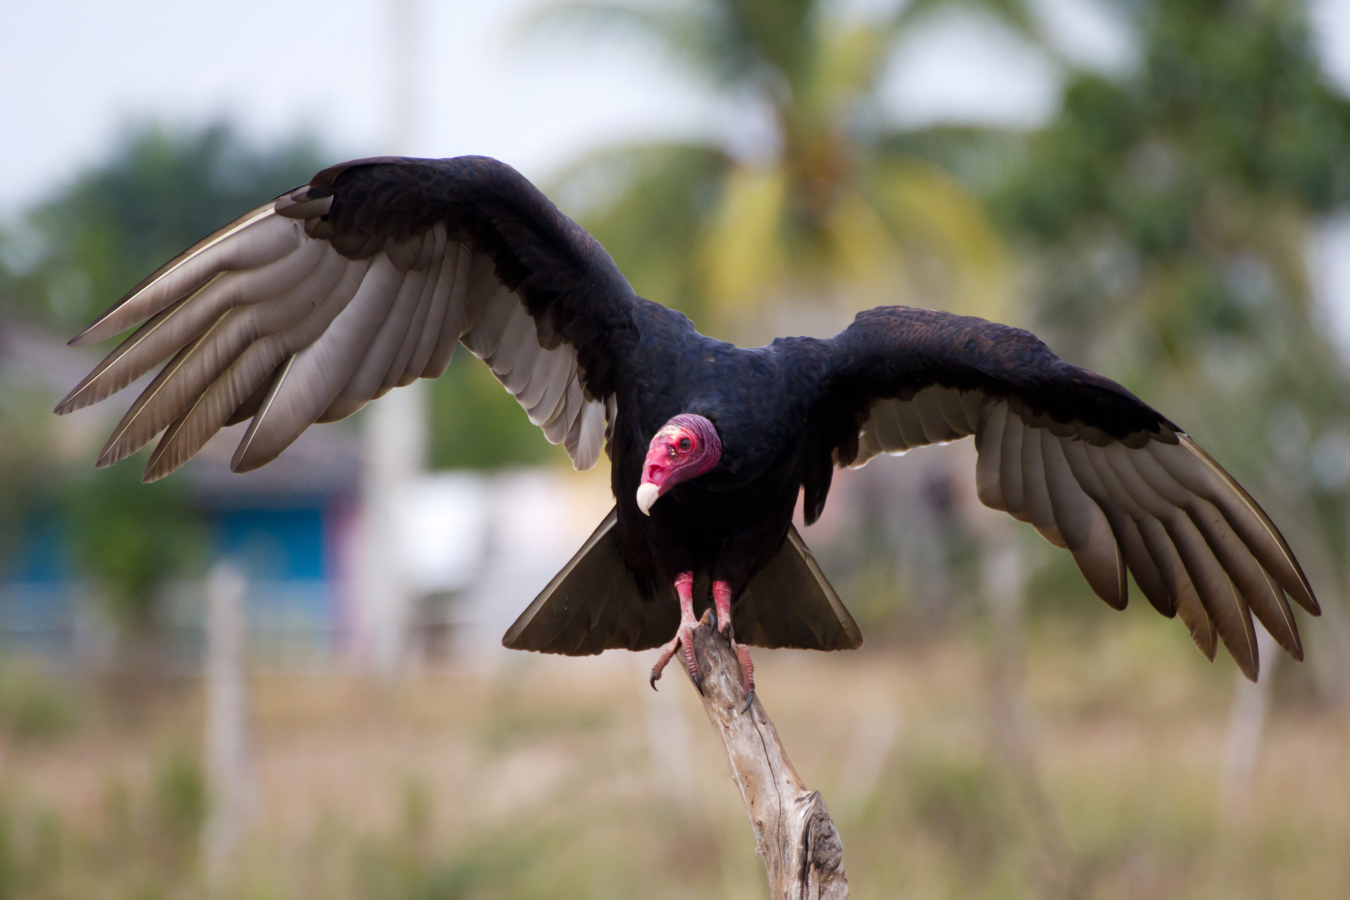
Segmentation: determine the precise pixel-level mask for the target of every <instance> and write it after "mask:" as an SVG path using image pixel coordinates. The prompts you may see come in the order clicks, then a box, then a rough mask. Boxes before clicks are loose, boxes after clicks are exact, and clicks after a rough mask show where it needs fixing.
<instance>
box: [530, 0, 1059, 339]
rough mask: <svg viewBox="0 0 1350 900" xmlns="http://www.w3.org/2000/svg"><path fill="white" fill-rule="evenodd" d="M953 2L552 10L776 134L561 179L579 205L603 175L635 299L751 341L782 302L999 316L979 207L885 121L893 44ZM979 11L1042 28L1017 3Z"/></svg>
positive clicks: (594, 161)
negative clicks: (627, 42) (750, 147)
mask: <svg viewBox="0 0 1350 900" xmlns="http://www.w3.org/2000/svg"><path fill="white" fill-rule="evenodd" d="M943 5H946V2H945V0H915V2H911V3H909V4H907V5H906V6H905V7H904V8H903V9H901V10H900V11H899V12H897V13H894V14H892V15H891V16H890V17H889V18H888V19H886V20H885V21H881V22H875V21H873V22H856V21H855V22H849V21H846V20H843V19H841V18H839V17H838V16H832V15H831V8H830V7H829V5H828V4H826V3H824V2H821V0H781V2H780V0H691V2H687V3H686V2H678V0H676V2H670V3H660V4H646V5H640V6H639V5H633V4H629V3H614V2H606V0H580V2H575V3H566V4H561V5H557V6H553V7H550V8H548V9H546V10H545V11H544V12H543V13H542V14H541V15H540V16H539V17H538V18H537V19H535V20H534V22H533V23H532V25H533V30H534V31H535V32H536V33H537V32H540V31H543V30H544V29H545V28H547V29H548V30H550V31H554V30H556V29H557V28H559V27H562V26H572V27H577V26H581V27H584V28H586V29H587V34H595V33H597V32H605V31H609V32H616V33H619V34H622V35H626V36H628V37H632V38H638V39H644V40H646V41H648V42H650V43H654V44H655V45H656V46H657V47H659V48H661V49H662V50H663V51H664V52H665V54H666V55H667V56H668V57H669V58H670V59H671V60H673V61H674V62H675V63H676V64H677V65H679V66H680V67H681V68H682V69H683V70H684V71H685V72H686V73H687V74H688V76H689V77H690V78H696V79H699V80H701V81H703V82H704V83H705V84H710V86H711V87H712V88H713V90H714V91H715V92H716V93H717V94H718V95H719V96H720V97H722V98H724V99H727V100H729V101H730V102H732V103H734V104H736V105H737V107H738V108H747V109H751V110H755V111H756V112H757V115H756V116H755V117H754V118H755V120H756V121H767V122H768V123H770V125H771V131H772V137H771V140H770V141H769V142H768V143H770V144H771V149H770V150H769V152H767V153H764V154H761V155H759V156H758V158H749V157H748V156H747V155H744V154H742V155H738V154H736V153H734V152H732V151H730V150H728V149H727V148H725V147H723V146H720V145H718V144H716V143H712V142H706V143H689V144H659V145H645V146H630V147H622V148H618V149H614V150H610V151H608V152H604V153H600V154H597V155H595V156H593V157H591V158H589V159H585V160H583V161H581V162H579V163H578V164H576V165H575V166H573V167H572V168H571V169H570V170H569V171H568V172H567V173H566V174H565V175H564V176H563V177H562V178H561V179H560V181H561V184H560V185H559V186H558V187H559V189H560V190H561V191H562V192H563V196H577V195H580V196H581V197H582V198H583V202H584V198H585V196H586V193H587V191H586V189H587V187H588V186H589V185H593V184H603V185H605V191H604V196H603V197H602V199H600V200H599V201H598V202H597V201H594V200H593V201H592V202H591V203H590V204H589V205H588V208H586V209H585V210H584V211H583V213H582V216H581V218H582V220H583V223H584V224H585V225H586V226H587V227H588V228H590V229H591V230H592V231H593V232H594V233H595V234H596V236H597V237H598V238H600V240H601V241H602V242H603V243H604V244H605V246H606V247H607V248H608V249H609V250H610V251H611V253H613V255H614V257H615V259H616V260H617V261H618V262H619V264H620V265H621V267H622V268H623V269H624V271H625V272H627V273H628V274H629V276H630V278H631V279H632V280H633V281H634V283H635V285H636V286H637V288H638V290H639V292H643V293H649V294H650V295H651V296H653V297H656V298H659V299H661V300H662V301H664V302H669V303H673V304H674V305H677V306H680V307H681V308H683V309H684V310H685V311H686V312H688V313H690V314H691V315H692V316H694V317H695V319H696V320H702V321H704V322H705V325H711V326H714V327H723V328H727V327H729V328H730V329H731V330H732V331H733V332H735V333H737V334H738V335H739V336H743V337H744V336H750V335H749V334H747V331H749V332H750V333H751V334H753V333H754V331H755V330H756V329H754V327H753V325H752V322H753V321H754V319H755V318H756V317H757V316H758V317H762V315H763V313H764V312H765V310H766V307H765V304H764V301H765V300H767V299H768V298H770V297H772V298H773V300H774V304H773V307H774V308H775V309H781V308H783V307H784V306H786V307H788V308H789V309H792V308H796V309H797V310H798V311H800V310H801V309H803V308H807V307H809V306H811V305H813V304H815V305H820V304H829V303H834V304H840V303H841V302H844V303H847V305H850V306H855V307H856V306H860V305H863V304H864V303H867V304H868V305H870V304H871V303H875V302H881V301H883V300H884V301H885V302H897V301H898V300H903V299H904V298H905V297H906V296H910V297H919V296H922V297H923V298H924V299H925V304H926V305H930V304H933V303H941V304H943V305H946V306H948V307H949V308H958V309H962V310H964V311H974V312H980V313H984V314H996V313H997V309H996V304H997V303H998V302H999V300H1000V299H1001V295H1002V293H1003V286H1004V263H1003V255H1002V252H1001V250H1000V244H999V241H998V239H997V238H996V237H995V235H994V232H993V230H992V228H991V227H990V225H989V223H988V221H987V219H986V217H985V215H984V212H983V209H982V207H981V205H980V203H979V202H978V201H977V200H975V199H974V198H973V197H972V196H971V195H970V194H969V193H968V192H967V191H966V190H964V189H963V188H962V187H961V186H960V185H959V183H958V182H957V181H956V180H955V179H953V178H952V177H950V176H949V175H948V174H946V173H945V172H944V171H943V170H942V169H940V168H938V167H937V166H935V165H933V164H931V163H929V162H927V161H925V160H924V159H922V158H920V157H919V156H917V155H914V154H910V153H905V152H901V151H900V150H898V149H897V147H898V146H899V144H898V142H897V141H895V140H894V134H893V133H892V132H891V131H890V129H889V127H888V126H887V125H886V124H885V122H884V117H883V116H882V115H881V114H880V107H879V102H878V83H879V80H880V77H881V75H882V74H883V71H884V68H885V64H886V62H887V61H888V59H889V53H890V51H891V49H892V48H893V47H894V46H895V44H896V41H897V39H898V38H899V37H900V36H901V35H902V34H904V33H905V32H906V31H908V30H909V29H911V28H913V27H914V26H916V25H917V24H919V23H920V22H922V21H923V20H924V19H925V18H926V17H927V16H929V15H930V14H931V13H932V11H933V10H934V9H936V8H937V7H940V6H943ZM967 5H975V6H979V7H982V8H983V9H985V10H987V11H988V12H990V13H992V14H994V15H996V16H997V17H998V18H1000V19H1001V20H1002V21H1004V22H1006V23H1008V24H1009V25H1011V26H1013V27H1014V28H1016V29H1017V30H1019V31H1020V32H1022V33H1023V34H1027V35H1033V36H1034V35H1035V33H1036V23H1035V21H1034V19H1033V18H1032V16H1031V15H1030V14H1029V13H1028V12H1027V9H1026V7H1025V6H1024V5H1023V3H1022V2H1021V0H986V2H981V3H975V4H967ZM616 175H617V176H618V180H619V182H620V187H619V189H617V190H616V189H615V186H614V183H615V178H616ZM772 324H773V325H777V324H781V323H772Z"/></svg>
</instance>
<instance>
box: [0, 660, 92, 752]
mask: <svg viewBox="0 0 1350 900" xmlns="http://www.w3.org/2000/svg"><path fill="white" fill-rule="evenodd" d="M75 716H76V711H75V704H74V702H73V700H72V698H71V697H70V696H69V693H68V692H67V691H64V690H62V689H61V688H60V687H59V686H58V685H57V684H56V683H55V682H54V681H53V680H52V679H51V678H50V677H48V676H46V675H44V674H43V673H41V672H38V671H36V670H34V669H31V668H27V667H19V666H14V665H6V666H4V667H3V668H0V732H3V734H4V736H5V737H6V738H7V739H8V740H11V741H33V740H44V739H50V738H54V737H59V736H61V735H63V734H66V733H67V732H69V731H70V729H71V727H72V726H73V725H74V724H75Z"/></svg>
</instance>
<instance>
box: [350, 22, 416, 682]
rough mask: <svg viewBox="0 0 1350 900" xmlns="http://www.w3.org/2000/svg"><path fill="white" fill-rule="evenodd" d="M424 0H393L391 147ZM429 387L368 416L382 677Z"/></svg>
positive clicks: (408, 604)
mask: <svg viewBox="0 0 1350 900" xmlns="http://www.w3.org/2000/svg"><path fill="white" fill-rule="evenodd" d="M418 6H419V3H418V0H389V19H390V34H391V42H390V53H391V56H392V73H391V74H392V78H391V96H390V98H389V101H390V102H389V111H390V120H389V137H388V140H387V143H388V146H387V149H386V151H385V152H388V153H394V154H406V153H408V152H409V150H410V148H411V145H412V142H413V134H414V130H415V126H414V122H415V110H416V86H417V54H416V50H417V30H418V28H417V26H418ZM425 388H426V385H425V383H424V382H422V381H420V380H419V381H417V382H414V383H413V384H411V385H408V386H407V387H402V388H395V389H394V390H393V391H391V392H390V393H389V394H387V395H385V396H384V397H382V398H381V399H379V400H377V401H375V402H374V403H372V404H371V407H370V409H369V410H367V412H366V414H365V461H366V470H365V541H364V545H365V559H364V572H365V577H364V578H363V582H364V584H363V585H362V588H363V590H362V592H361V593H362V597H361V608H362V610H363V613H364V615H363V616H362V623H361V624H362V629H363V631H364V634H365V641H364V644H365V647H364V649H365V651H366V655H367V657H368V659H367V661H368V663H369V664H370V665H371V667H372V668H373V669H374V671H375V672H376V674H378V675H380V676H382V677H393V676H395V675H396V674H397V673H398V671H399V670H400V668H401V667H402V665H403V662H404V659H405V656H406V651H407V643H408V637H409V630H410V628H411V625H412V619H413V613H414V610H413V603H414V601H415V599H416V598H415V597H414V596H413V593H412V591H411V589H410V587H409V585H408V583H407V578H406V574H405V572H404V571H403V565H402V556H401V553H400V548H399V544H398V532H399V527H398V525H399V519H398V516H399V498H400V497H401V496H404V495H406V493H407V490H408V487H409V485H410V484H411V483H412V481H413V480H414V479H416V477H417V476H418V474H419V473H420V472H421V471H422V468H423V466H424V464H425V456H426V404H427V399H426V389H425Z"/></svg>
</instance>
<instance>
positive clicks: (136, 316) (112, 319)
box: [71, 203, 301, 347]
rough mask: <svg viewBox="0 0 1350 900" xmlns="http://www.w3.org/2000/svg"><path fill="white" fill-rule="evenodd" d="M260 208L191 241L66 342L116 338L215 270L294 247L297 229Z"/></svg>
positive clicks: (258, 261) (270, 258) (253, 263)
mask: <svg viewBox="0 0 1350 900" xmlns="http://www.w3.org/2000/svg"><path fill="white" fill-rule="evenodd" d="M272 206H273V205H272V204H271V203H268V204H267V205H265V206H260V207H258V208H257V209H255V210H253V211H252V212H250V213H248V214H247V215H244V216H241V217H240V218H238V219H236V220H235V221H233V222H231V223H230V224H229V225H226V226H225V227H224V228H222V229H220V230H219V231H217V232H215V233H214V234H211V235H209V236H208V237H206V238H204V239H203V240H201V241H199V242H197V243H196V244H194V245H193V246H191V247H189V248H188V249H187V250H185V251H183V252H182V253H180V254H179V255H178V256H176V257H174V258H173V259H172V260H170V261H169V262H168V263H166V264H164V265H163V266H161V267H160V268H159V269H158V270H156V271H155V272H154V273H152V274H151V275H150V277H149V278H147V279H145V281H143V282H141V283H140V284H138V285H137V286H136V287H134V288H132V289H131V290H130V291H129V292H128V293H127V295H126V296H125V297H123V298H122V299H121V300H119V301H118V302H117V303H116V304H114V305H113V307H112V308H111V309H109V310H108V311H107V312H105V313H104V314H103V315H101V316H99V317H98V319H96V320H95V321H94V323H93V324H92V325H90V326H89V327H88V328H86V329H85V330H84V331H82V332H80V333H79V334H78V335H76V336H75V337H74V338H72V339H71V344H72V345H74V346H77V347H79V346H83V345H85V344H93V343H97V342H98V341H104V340H107V339H108V338H110V337H113V336H114V335H117V334H121V333H122V332H123V331H126V330H127V329H128V328H130V327H131V326H132V325H135V324H136V323H137V322H140V321H141V320H143V319H147V318H150V317H151V316H153V315H155V314H157V313H159V312H161V311H163V310H164V309H166V308H167V307H168V306H170V305H171V304H173V303H175V302H177V301H178V300H179V299H180V298H181V297H183V296H184V295H185V294H188V293H191V292H192V291H194V290H196V289H198V288H200V287H201V286H202V285H204V284H206V283H207V282H208V281H210V280H211V279H212V278H215V277H216V276H217V275H219V274H220V273H221V272H229V271H233V270H238V269H254V268H258V267H260V266H265V265H267V264H268V263H271V262H274V261H275V260H278V259H281V258H282V257H283V256H285V255H286V254H288V253H290V252H291V251H292V250H294V249H295V248H296V246H298V244H299V241H300V235H301V226H300V225H299V223H297V222H293V221H291V220H290V219H286V218H281V217H279V216H277V215H275V214H274V212H273V208H272Z"/></svg>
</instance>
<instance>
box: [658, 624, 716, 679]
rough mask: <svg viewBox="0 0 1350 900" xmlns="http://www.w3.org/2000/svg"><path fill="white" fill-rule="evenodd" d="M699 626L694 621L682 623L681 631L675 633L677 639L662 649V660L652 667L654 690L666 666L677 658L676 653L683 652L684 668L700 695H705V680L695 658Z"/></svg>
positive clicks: (673, 639)
mask: <svg viewBox="0 0 1350 900" xmlns="http://www.w3.org/2000/svg"><path fill="white" fill-rule="evenodd" d="M697 625H698V623H697V622H695V621H693V620H692V619H691V620H690V621H689V622H681V623H680V627H679V630H677V631H676V632H675V637H674V638H672V639H671V641H670V642H669V643H668V644H666V645H665V646H664V647H662V648H661V658H660V659H658V660H657V661H656V665H654V666H652V675H651V680H650V684H651V686H652V689H653V690H655V689H656V682H657V680H659V679H660V677H661V673H662V672H664V671H665V668H666V664H667V663H669V662H670V661H671V659H672V658H673V657H674V656H675V653H676V651H678V650H683V654H682V655H683V656H684V666H685V669H687V670H688V672H689V677H690V678H691V679H693V681H694V687H696V688H698V692H699V693H700V694H702V693H703V678H702V677H701V676H700V675H699V671H698V660H697V659H696V658H695V656H694V628H695V627H696V626H697Z"/></svg>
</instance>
